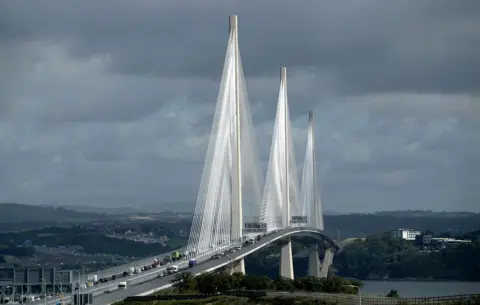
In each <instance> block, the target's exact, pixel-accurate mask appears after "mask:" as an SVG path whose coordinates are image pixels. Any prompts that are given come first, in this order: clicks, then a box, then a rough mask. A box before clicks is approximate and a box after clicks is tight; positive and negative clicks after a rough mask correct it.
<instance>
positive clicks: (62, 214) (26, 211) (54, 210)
mask: <svg viewBox="0 0 480 305" xmlns="http://www.w3.org/2000/svg"><path fill="white" fill-rule="evenodd" d="M101 219H105V215H101V214H97V213H80V212H74V211H71V210H68V209H66V208H62V207H41V206H35V205H27V204H18V203H0V223H18V222H78V221H93V220H101Z"/></svg>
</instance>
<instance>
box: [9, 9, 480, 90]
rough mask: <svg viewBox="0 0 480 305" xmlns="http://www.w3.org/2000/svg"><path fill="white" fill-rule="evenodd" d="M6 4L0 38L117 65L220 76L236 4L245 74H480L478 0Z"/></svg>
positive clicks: (435, 82)
mask: <svg viewBox="0 0 480 305" xmlns="http://www.w3.org/2000/svg"><path fill="white" fill-rule="evenodd" d="M46 3H48V4H49V5H46ZM207 3H209V4H210V6H209V5H207ZM2 6H4V8H3V9H2V11H3V16H1V17H2V19H4V20H5V21H4V23H5V26H4V28H6V31H5V30H4V33H3V34H0V35H1V36H3V37H6V38H10V39H14V38H15V39H29V38H32V37H42V38H44V39H63V40H69V41H73V43H74V45H75V48H74V52H75V54H77V55H82V56H86V57H89V56H91V55H92V54H98V53H108V54H111V55H112V56H113V57H114V59H115V65H114V66H112V68H113V69H114V71H119V72H123V73H133V74H153V75H167V76H168V77H172V76H174V75H177V76H179V77H183V76H186V75H187V76H189V77H191V76H193V75H197V76H202V77H211V78H215V79H216V78H218V76H219V71H220V69H221V65H222V62H223V60H222V57H223V51H224V46H225V38H226V36H227V33H226V29H225V27H226V22H227V18H226V16H227V15H228V14H231V12H232V11H235V12H237V13H238V14H239V16H240V22H241V23H240V24H241V35H242V36H241V37H242V40H241V46H242V54H243V59H244V63H245V71H246V73H247V75H249V76H258V75H268V76H271V75H274V74H276V73H277V70H278V66H279V65H281V64H285V65H288V66H290V67H298V68H309V69H313V70H315V71H326V72H327V73H328V74H329V75H330V77H331V78H332V79H333V80H335V81H336V83H335V90H337V91H340V92H346V93H359V92H362V93H365V92H379V91H383V92H390V91H396V90H397V91H398V90H410V91H422V92H472V91H478V90H477V89H478V88H477V87H478V86H477V84H478V83H479V80H480V79H479V74H478V73H477V72H476V71H478V70H479V68H480V60H479V58H478V56H476V52H475V50H477V49H478V47H479V46H480V27H478V26H477V20H478V17H480V4H479V3H478V2H477V1H475V0H467V1H462V2H461V3H452V2H450V1H427V2H422V3H418V1H401V2H395V3H388V4H387V3H385V2H381V1H377V0H372V1H362V3H361V4H359V3H355V2H339V3H326V2H319V1H307V2H304V3H303V5H301V6H299V5H296V4H293V3H290V2H286V1H281V2H278V1H262V3H256V4H255V5H254V6H253V5H251V3H249V2H241V3H238V2H228V1H226V2H222V3H220V2H218V1H207V2H202V4H201V5H200V4H194V3H189V4H188V5H183V4H178V2H172V1H162V2H159V3H151V2H142V4H137V3H135V4H133V3H128V2H123V1H119V2H115V5H113V3H112V2H108V1H103V2H101V3H95V4H86V3H83V2H66V3H65V4H64V5H62V6H59V5H57V3H56V2H48V1H47V2H42V4H40V3H38V4H36V5H35V4H29V5H26V4H15V5H12V4H10V3H4V4H2ZM1 36H0V37H1ZM146 42H148V48H146V47H145V43H146Z"/></svg>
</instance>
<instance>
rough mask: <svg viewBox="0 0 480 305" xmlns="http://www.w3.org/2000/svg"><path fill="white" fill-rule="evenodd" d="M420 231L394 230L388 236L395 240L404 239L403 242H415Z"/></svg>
mask: <svg viewBox="0 0 480 305" xmlns="http://www.w3.org/2000/svg"><path fill="white" fill-rule="evenodd" d="M421 234H422V232H420V230H414V229H395V230H392V231H390V235H391V236H392V237H395V238H400V239H405V240H415V237H416V236H418V235H421Z"/></svg>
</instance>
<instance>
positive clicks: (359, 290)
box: [345, 284, 362, 305]
mask: <svg viewBox="0 0 480 305" xmlns="http://www.w3.org/2000/svg"><path fill="white" fill-rule="evenodd" d="M345 287H351V288H356V289H357V290H358V296H359V301H358V303H359V304H360V305H362V290H361V289H360V287H358V286H357V285H351V284H350V285H345Z"/></svg>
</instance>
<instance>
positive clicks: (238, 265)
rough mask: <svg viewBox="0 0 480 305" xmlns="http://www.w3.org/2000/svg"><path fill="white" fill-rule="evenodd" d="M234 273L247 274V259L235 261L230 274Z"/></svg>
mask: <svg viewBox="0 0 480 305" xmlns="http://www.w3.org/2000/svg"><path fill="white" fill-rule="evenodd" d="M234 273H241V274H245V261H244V260H243V258H242V259H241V260H238V261H236V262H234V263H233V264H232V266H231V267H230V275H232V274H234Z"/></svg>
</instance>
